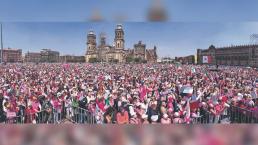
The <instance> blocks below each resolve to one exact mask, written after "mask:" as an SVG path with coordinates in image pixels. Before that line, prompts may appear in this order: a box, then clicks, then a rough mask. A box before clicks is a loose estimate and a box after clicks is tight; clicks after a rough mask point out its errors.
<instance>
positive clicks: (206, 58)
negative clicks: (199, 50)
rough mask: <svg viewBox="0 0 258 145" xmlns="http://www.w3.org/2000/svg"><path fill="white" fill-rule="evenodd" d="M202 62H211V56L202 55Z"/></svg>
mask: <svg viewBox="0 0 258 145" xmlns="http://www.w3.org/2000/svg"><path fill="white" fill-rule="evenodd" d="M202 63H211V56H203V57H202Z"/></svg>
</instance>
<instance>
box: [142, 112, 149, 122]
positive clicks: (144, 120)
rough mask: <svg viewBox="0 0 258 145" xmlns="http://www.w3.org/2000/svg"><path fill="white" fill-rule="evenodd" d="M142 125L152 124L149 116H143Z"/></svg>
mask: <svg viewBox="0 0 258 145" xmlns="http://www.w3.org/2000/svg"><path fill="white" fill-rule="evenodd" d="M141 117H142V124H150V122H149V121H148V115H147V114H142V116H141Z"/></svg>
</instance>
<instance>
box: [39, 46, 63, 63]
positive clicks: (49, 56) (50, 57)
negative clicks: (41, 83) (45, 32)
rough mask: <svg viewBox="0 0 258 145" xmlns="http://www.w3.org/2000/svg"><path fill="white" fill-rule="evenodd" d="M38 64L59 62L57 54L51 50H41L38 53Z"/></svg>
mask: <svg viewBox="0 0 258 145" xmlns="http://www.w3.org/2000/svg"><path fill="white" fill-rule="evenodd" d="M40 56H41V59H40V62H53V63H54V62H59V52H58V51H53V50H51V49H42V50H41V51H40Z"/></svg>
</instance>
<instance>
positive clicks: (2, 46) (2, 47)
mask: <svg viewBox="0 0 258 145" xmlns="http://www.w3.org/2000/svg"><path fill="white" fill-rule="evenodd" d="M3 49H4V45H3V24H2V23H1V63H2V62H3Z"/></svg>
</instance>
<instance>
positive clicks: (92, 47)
mask: <svg viewBox="0 0 258 145" xmlns="http://www.w3.org/2000/svg"><path fill="white" fill-rule="evenodd" d="M96 45H97V43H96V35H95V34H94V32H93V31H90V32H89V33H88V35H87V51H91V52H92V51H96V50H97V48H96Z"/></svg>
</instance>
